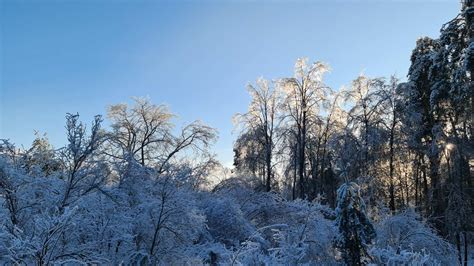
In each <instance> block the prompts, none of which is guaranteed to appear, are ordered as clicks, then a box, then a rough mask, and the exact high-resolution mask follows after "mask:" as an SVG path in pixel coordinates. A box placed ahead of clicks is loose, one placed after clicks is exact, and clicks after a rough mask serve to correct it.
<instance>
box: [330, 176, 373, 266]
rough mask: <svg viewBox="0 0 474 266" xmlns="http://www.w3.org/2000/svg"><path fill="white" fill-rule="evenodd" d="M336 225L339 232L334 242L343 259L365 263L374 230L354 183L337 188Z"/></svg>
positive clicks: (352, 262) (357, 263)
mask: <svg viewBox="0 0 474 266" xmlns="http://www.w3.org/2000/svg"><path fill="white" fill-rule="evenodd" d="M336 226H337V227H338V229H339V234H338V235H337V237H336V238H335V241H334V244H335V247H337V248H339V250H340V251H341V253H342V257H343V258H344V261H345V262H346V263H347V264H349V265H362V264H365V263H366V262H367V261H368V256H367V255H368V253H367V251H368V246H369V245H370V244H371V243H372V241H373V239H374V238H375V236H376V232H375V229H374V227H373V225H372V223H371V222H370V220H369V218H368V217H367V215H366V213H365V204H364V201H363V199H362V197H361V195H360V188H359V186H358V185H357V184H356V183H353V182H350V183H344V184H342V185H341V186H340V187H339V189H338V190H337V207H336Z"/></svg>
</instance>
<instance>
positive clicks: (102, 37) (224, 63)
mask: <svg viewBox="0 0 474 266" xmlns="http://www.w3.org/2000/svg"><path fill="white" fill-rule="evenodd" d="M459 7H460V3H459V1H458V0H452V1H428V0H427V1H329V0H328V1H292V2H290V1H264V2H258V1H243V2H240V1H199V2H198V1H175V2H171V1H167V2H163V1H132V0H130V1H113V0H98V1H91V0H84V1H73V0H71V1H59V0H57V1H33V0H32V1H11V0H0V24H1V36H0V37H1V42H0V50H1V55H0V138H8V139H10V140H11V141H12V142H14V143H16V144H17V145H24V146H26V147H28V146H29V145H30V144H31V141H32V140H33V139H34V135H33V132H34V130H38V131H39V132H47V134H48V137H49V139H50V141H51V142H52V143H53V145H55V146H56V147H59V146H61V145H63V144H64V143H65V134H64V133H65V130H64V121H65V119H64V116H65V114H66V113H67V112H74V113H75V112H78V113H79V114H80V115H81V117H82V120H84V121H86V122H89V121H91V120H92V117H93V116H94V115H95V114H103V115H105V112H106V107H107V106H108V105H110V104H115V103H122V102H130V97H132V96H148V97H150V99H151V100H152V101H153V102H154V103H164V104H167V105H168V106H169V107H170V109H171V110H172V111H173V112H174V113H176V114H178V115H179V119H178V120H177V121H176V124H177V125H178V126H179V125H182V124H184V123H186V122H191V121H193V120H195V119H201V120H203V121H204V122H206V123H207V124H209V125H211V126H213V127H215V128H217V130H218V131H219V136H220V138H219V141H218V142H217V143H216V145H215V146H214V151H215V153H217V154H218V158H219V159H220V160H221V161H222V162H223V163H224V164H226V165H230V164H231V162H232V144H233V140H234V139H235V134H232V129H233V125H232V116H233V115H234V114H235V113H237V112H245V111H246V108H247V104H248V102H249V97H248V95H247V92H246V89H245V85H246V84H247V83H249V82H252V81H254V80H255V79H256V78H257V77H260V76H263V77H265V78H269V79H274V78H278V77H283V76H289V75H292V73H293V65H294V62H295V60H296V59H297V58H298V57H308V58H309V59H310V60H311V61H316V60H322V61H325V62H327V63H329V64H330V65H331V67H332V72H331V73H330V74H329V75H328V76H327V79H326V81H327V83H328V84H329V85H330V86H332V87H334V88H339V87H340V86H342V85H344V84H349V83H350V81H351V79H353V78H355V77H356V76H357V75H358V74H359V73H361V72H362V71H363V72H364V73H366V74H367V75H370V76H388V75H391V74H397V75H398V76H400V77H402V78H403V77H404V76H405V75H406V72H407V69H408V67H409V63H410V62H409V59H410V53H411V51H412V49H413V48H414V45H415V42H416V39H417V38H418V37H419V36H431V37H437V36H438V35H439V29H440V26H441V25H442V24H443V23H445V22H447V21H448V20H450V19H451V18H453V17H454V16H455V15H456V14H457V13H458V10H459Z"/></svg>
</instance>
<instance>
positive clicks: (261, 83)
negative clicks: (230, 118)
mask: <svg viewBox="0 0 474 266" xmlns="http://www.w3.org/2000/svg"><path fill="white" fill-rule="evenodd" d="M247 89H248V92H249V94H250V96H251V97H252V100H251V102H250V105H249V109H248V111H247V113H245V114H241V115H237V117H236V118H237V119H238V123H240V124H242V125H243V127H244V130H245V131H249V132H254V133H255V134H254V135H255V137H256V139H255V140H257V141H258V142H259V144H260V145H261V147H262V148H263V154H264V155H263V157H264V165H265V171H264V174H265V190H266V191H270V190H271V182H272V177H273V175H274V174H273V155H274V148H275V141H276V138H275V132H276V131H277V129H278V126H279V117H278V108H279V105H280V97H279V94H278V91H277V90H275V88H273V87H271V85H270V83H269V82H268V81H267V80H265V79H263V78H259V79H257V82H256V86H253V85H251V84H249V85H248V86H247Z"/></svg>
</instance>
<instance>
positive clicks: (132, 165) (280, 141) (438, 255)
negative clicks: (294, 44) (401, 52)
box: [0, 1, 474, 265]
mask: <svg viewBox="0 0 474 266" xmlns="http://www.w3.org/2000/svg"><path fill="white" fill-rule="evenodd" d="M472 14H474V9H473V8H472V7H471V4H470V2H469V1H467V2H466V3H465V4H464V6H463V9H462V12H461V13H460V14H459V16H457V17H456V18H455V19H453V20H452V21H450V22H448V23H447V24H445V25H443V27H442V30H441V36H440V38H439V39H430V38H426V37H425V38H421V39H419V40H418V41H417V43H416V47H415V49H414V50H413V53H412V57H411V62H412V65H411V67H410V69H409V72H408V78H407V80H406V81H405V82H400V81H399V80H398V79H397V78H395V77H390V78H388V79H387V78H370V77H366V76H363V75H361V76H359V77H357V78H356V79H354V81H352V83H351V86H349V87H348V88H343V89H339V90H335V89H332V88H330V87H328V86H327V85H326V84H325V83H324V74H325V73H326V72H327V71H328V70H329V66H327V65H326V64H324V63H322V62H316V63H314V64H309V63H308V61H307V60H306V59H298V60H297V62H296V65H295V74H294V76H293V77H284V78H279V79H276V80H275V81H274V82H270V81H267V80H265V79H263V78H261V79H258V80H257V83H256V85H255V86H253V85H249V86H248V90H249V92H250V95H251V103H250V106H249V110H248V112H246V113H244V114H239V115H237V116H236V117H235V118H236V119H235V120H236V122H237V124H238V125H239V133H240V134H239V136H238V138H237V140H236V142H235V145H234V151H235V161H234V166H235V167H234V169H233V173H232V174H230V175H229V173H228V171H227V170H226V169H223V167H222V166H220V165H219V163H218V162H217V161H216V160H215V158H214V156H213V155H212V153H211V150H210V148H211V146H212V144H213V142H214V141H215V139H216V137H217V132H216V131H215V130H214V129H213V128H211V127H209V126H207V125H205V124H204V123H202V122H200V121H195V122H193V123H190V124H188V125H185V126H184V127H183V128H180V129H177V128H175V127H174V125H173V118H174V114H173V113H171V112H170V111H169V110H168V109H167V108H166V107H165V106H162V105H155V104H153V103H151V102H150V101H149V100H147V99H135V101H134V104H133V105H132V106H128V105H126V104H117V105H112V106H110V107H109V110H108V119H109V121H110V125H111V126H110V128H107V129H105V128H102V123H103V119H102V117H100V116H97V117H95V118H94V119H93V122H92V124H91V125H90V126H87V125H86V124H84V123H82V122H81V121H80V119H79V115H77V114H68V115H67V116H66V126H65V129H66V139H67V145H66V146H65V147H63V148H60V149H55V148H53V147H52V146H51V145H50V144H49V142H48V139H47V138H46V137H45V136H42V135H39V134H38V135H37V136H36V139H35V140H34V142H33V144H32V145H31V147H30V148H28V149H20V148H17V147H15V146H14V145H13V144H12V143H11V142H9V141H7V140H1V142H0V263H2V264H10V265H15V264H25V265H29V264H37V265H50V264H114V265H116V264H127V265H128V264H137V265H138V264H140V265H147V264H148V265H156V264H172V265H174V264H178V265H181V264H188V265H199V264H209V265H234V264H236V265H242V264H243V265H297V264H309V265H321V264H323V265H337V264H349V265H360V264H367V263H375V264H387V265H400V264H413V265H424V264H426V265H432V264H443V265H452V264H456V263H458V264H465V265H467V264H468V257H469V254H468V252H469V250H470V249H472V247H471V246H470V245H471V242H472V238H473V237H472V232H473V221H474V213H473V208H472V206H473V200H474V184H473V178H472V176H473V165H474V161H473V160H474V159H473V156H472V155H473V151H474V144H473V139H472V136H473V113H474V110H473V104H474V103H473V93H474V90H473V83H472V74H471V73H474V72H473V71H474V69H473V67H474V60H473V58H474V57H473V55H474V52H473V51H474V44H473V42H472V38H473V37H474V34H473V28H474V27H473V26H472V21H473V20H472ZM224 176H225V178H224Z"/></svg>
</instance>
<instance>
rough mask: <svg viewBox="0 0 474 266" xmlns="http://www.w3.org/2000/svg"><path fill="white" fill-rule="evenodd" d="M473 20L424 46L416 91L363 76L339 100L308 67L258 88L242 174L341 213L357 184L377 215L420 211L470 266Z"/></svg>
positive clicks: (417, 58) (419, 50)
mask: <svg viewBox="0 0 474 266" xmlns="http://www.w3.org/2000/svg"><path fill="white" fill-rule="evenodd" d="M472 10H473V9H472V3H471V2H470V1H467V2H466V3H464V5H463V9H462V11H461V13H460V14H459V15H458V16H457V17H456V18H454V19H453V20H451V21H449V22H448V23H446V24H445V25H443V26H442V28H441V35H440V37H439V38H438V39H431V38H428V37H424V38H421V39H419V40H418V41H417V43H416V47H415V49H414V50H413V53H412V55H411V66H410V69H409V71H408V77H407V81H406V82H400V81H399V80H398V79H397V78H396V77H393V76H392V77H390V78H370V77H367V76H364V75H361V76H359V77H357V78H356V79H355V80H353V81H352V83H351V85H350V86H349V87H347V88H341V89H339V90H335V89H333V88H330V87H328V86H327V85H326V84H325V83H324V74H325V73H326V72H327V71H328V70H329V66H328V65H326V64H324V63H322V62H315V63H312V64H309V63H308V60H307V59H298V60H297V62H296V64H295V67H294V76H292V77H284V78H278V79H276V80H274V81H272V82H270V81H267V80H265V79H263V78H260V79H258V80H257V82H256V84H255V85H249V86H248V90H249V93H250V96H251V103H250V105H249V109H248V112H246V113H244V114H238V115H236V123H237V125H238V126H239V129H240V134H239V137H238V139H237V140H236V142H235V145H234V154H235V155H234V166H235V171H236V172H237V173H238V174H240V175H252V176H255V177H256V178H257V179H256V181H257V187H258V189H260V190H262V191H273V190H275V191H280V192H281V193H283V195H284V196H285V197H286V198H289V199H297V198H301V199H308V200H313V199H316V198H318V197H320V196H322V197H323V202H324V203H327V204H328V205H329V206H331V207H334V206H335V204H336V190H337V188H338V187H339V185H340V184H342V183H345V182H347V181H355V182H357V183H358V184H360V185H361V187H362V190H363V195H364V198H365V200H366V202H367V203H368V205H369V206H370V207H372V208H377V207H382V206H388V207H389V209H390V210H391V212H392V213H397V212H399V211H401V210H404V209H406V208H415V209H416V210H417V211H418V212H419V213H421V214H423V216H424V217H426V218H428V219H429V221H430V222H431V224H432V225H434V226H435V228H436V229H437V230H438V231H439V233H440V234H441V235H443V236H444V237H446V238H448V239H450V240H451V241H452V243H455V244H456V246H457V248H458V251H459V254H460V255H459V259H460V260H461V261H462V258H463V257H464V258H466V257H467V250H468V245H469V243H470V239H471V238H472V231H473V221H474V216H473V207H472V206H473V203H474V202H473V200H474V184H473V182H474V180H473V178H472V177H473V165H474V161H473V160H474V159H473V151H474V143H473V133H474V131H473V129H474V128H473V114H474V109H473V105H474V102H473V95H474V86H473V82H472V73H474V72H473V71H474V69H473V67H474V52H473V51H474V50H473V49H474V46H473V42H472V38H473V37H474V35H473V29H474V26H473V24H472V21H473V19H472V16H473V11H472ZM387 52H389V51H387ZM463 252H464V253H463ZM461 253H463V254H461Z"/></svg>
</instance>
